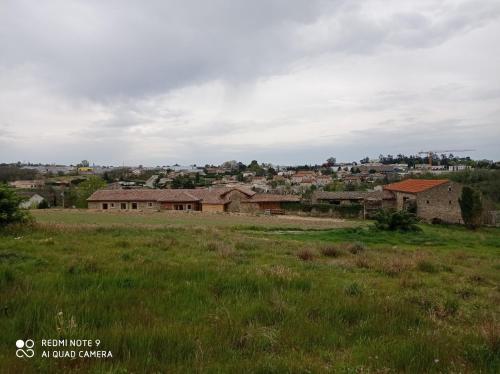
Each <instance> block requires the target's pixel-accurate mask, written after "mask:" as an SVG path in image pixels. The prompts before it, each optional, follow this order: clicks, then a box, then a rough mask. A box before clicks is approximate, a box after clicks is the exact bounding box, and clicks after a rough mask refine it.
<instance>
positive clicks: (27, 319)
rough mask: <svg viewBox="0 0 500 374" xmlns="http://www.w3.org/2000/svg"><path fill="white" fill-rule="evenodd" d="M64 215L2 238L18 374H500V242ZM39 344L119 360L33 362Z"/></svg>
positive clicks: (4, 329) (10, 358)
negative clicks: (90, 348)
mask: <svg viewBox="0 0 500 374" xmlns="http://www.w3.org/2000/svg"><path fill="white" fill-rule="evenodd" d="M64 213H65V212H57V213H56V212H51V213H48V214H45V215H42V214H40V215H38V216H37V218H40V217H42V216H43V219H39V221H43V223H42V224H39V225H38V226H36V227H35V228H33V229H31V230H27V231H23V232H12V233H9V234H4V235H2V236H0V331H1V334H0V372H2V373H3V372H5V373H20V372H51V373H52V372H92V373H103V372H113V373H125V372H136V373H137V372H170V373H171V372H182V373H184V372H228V373H230V372H235V371H240V372H256V373H282V372H342V373H351V372H352V373H354V372H408V373H415V372H462V373H466V372H470V373H475V372H484V373H495V372H498V371H499V370H500V358H499V357H500V347H499V345H500V331H499V327H498V322H499V317H500V310H499V305H500V291H499V287H498V286H499V284H500V230H498V229H483V230H478V231H477V232H470V231H466V230H465V229H462V228H460V227H438V226H422V228H423V231H422V232H420V233H407V234H401V233H386V232H377V231H373V230H370V229H368V228H366V227H363V226H362V227H360V228H341V229H331V228H328V229H326V230H320V228H321V227H322V226H319V227H317V226H314V225H313V226H311V225H312V224H311V222H305V223H304V224H302V223H301V221H293V222H292V223H289V222H282V221H275V220H273V221H272V224H271V225H270V226H271V227H270V228H266V226H265V225H262V224H258V223H257V224H256V218H255V217H243V216H241V217H238V218H237V219H236V220H235V221H234V222H233V224H232V225H231V223H230V222H228V220H226V218H225V217H224V216H221V217H222V218H220V217H218V216H207V217H209V218H206V217H205V216H189V215H184V216H179V217H177V216H176V217H175V219H177V220H181V221H184V222H185V223H184V224H183V223H179V222H176V223H175V224H173V223H172V222H169V224H167V225H165V224H163V223H159V224H157V225H158V226H156V224H154V223H151V222H147V224H148V225H150V226H147V227H138V226H137V225H135V224H137V223H139V221H137V220H138V218H137V217H144V216H140V215H139V216H137V217H133V216H132V215H126V219H127V220H132V221H134V222H133V223H134V224H130V225H128V226H127V225H121V226H118V227H117V226H116V223H117V222H116V218H113V219H111V222H109V221H108V222H106V223H100V225H98V226H93V225H81V224H78V222H77V223H75V222H73V224H68V221H71V220H72V219H74V218H75V217H74V216H72V215H71V214H74V213H68V214H67V215H66V216H65V215H64ZM84 214H85V213H84V212H79V213H78V217H77V218H78V220H80V221H81V220H84V219H85V218H82V217H84ZM96 216H97V214H96V213H91V214H89V217H87V219H88V220H89V221H95V220H99V218H96ZM102 216H104V217H103V218H102V219H108V220H109V216H106V215H105V214H103V215H102ZM158 217H163V216H158ZM193 217H194V218H193ZM210 217H211V218H210ZM258 218H260V217H258ZM263 218H264V217H263ZM155 219H157V218H156V216H148V217H147V218H146V220H155ZM218 219H221V220H222V221H218V222H216V223H215V224H214V221H217V220H218ZM205 222H206V224H204V223H205ZM49 223H50V224H49ZM63 223H64V224H63ZM80 223H81V222H80ZM87 223H93V222H87ZM119 223H120V224H123V223H124V222H119ZM281 223H283V224H284V225H281ZM320 225H322V223H321V224H320ZM292 227H294V230H291V228H292ZM304 254H307V255H304ZM309 255H310V256H309ZM27 338H33V339H35V340H36V341H37V345H38V344H39V343H38V342H39V340H40V339H42V338H45V339H47V338H54V339H55V338H80V339H100V340H101V342H102V343H101V347H102V348H103V349H106V350H110V351H112V353H113V358H112V359H103V360H97V359H87V360H83V359H76V360H70V359H43V358H40V357H35V358H33V359H19V358H17V357H16V356H15V341H16V340H17V339H27ZM37 353H39V352H37Z"/></svg>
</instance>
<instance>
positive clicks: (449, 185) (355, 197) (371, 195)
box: [312, 179, 462, 223]
mask: <svg viewBox="0 0 500 374" xmlns="http://www.w3.org/2000/svg"><path fill="white" fill-rule="evenodd" d="M461 193H462V186H461V185H460V184H458V183H455V182H451V181H449V180H447V179H406V180H404V181H401V182H397V183H391V184H388V185H385V186H384V187H383V190H382V191H341V192H326V191H325V192H324V191H318V192H315V193H314V194H313V196H312V202H313V203H315V204H322V203H328V204H333V205H353V204H358V205H362V206H363V208H364V215H365V216H370V215H371V213H373V212H375V211H376V210H378V209H380V208H384V209H386V208H389V209H391V208H392V209H397V210H402V209H410V210H415V212H416V215H417V216H418V217H420V218H422V219H424V220H426V221H432V220H433V219H438V220H441V221H443V222H449V223H461V222H462V216H461V212H460V206H459V204H458V198H459V197H460V194H461Z"/></svg>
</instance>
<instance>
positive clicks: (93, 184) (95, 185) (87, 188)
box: [77, 175, 106, 208]
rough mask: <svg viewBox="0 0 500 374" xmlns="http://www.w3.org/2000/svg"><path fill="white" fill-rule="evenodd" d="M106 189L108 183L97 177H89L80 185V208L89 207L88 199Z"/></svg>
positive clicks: (78, 203) (78, 202)
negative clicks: (98, 191)
mask: <svg viewBox="0 0 500 374" xmlns="http://www.w3.org/2000/svg"><path fill="white" fill-rule="evenodd" d="M103 187H106V182H105V181H104V180H102V179H101V178H100V177H97V176H95V175H93V176H91V177H89V178H88V179H87V180H86V181H84V182H82V183H80V184H79V185H78V201H77V206H78V207H79V208H86V207H87V199H88V198H89V197H90V195H92V194H93V193H94V192H96V191H97V190H100V189H101V188H103Z"/></svg>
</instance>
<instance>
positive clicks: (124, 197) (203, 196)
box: [87, 187, 255, 204]
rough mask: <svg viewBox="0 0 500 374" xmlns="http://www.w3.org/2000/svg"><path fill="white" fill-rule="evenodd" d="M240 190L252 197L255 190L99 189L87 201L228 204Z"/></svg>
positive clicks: (235, 188)
mask: <svg viewBox="0 0 500 374" xmlns="http://www.w3.org/2000/svg"><path fill="white" fill-rule="evenodd" d="M234 190H237V191H240V192H241V193H243V194H245V195H246V196H248V197H250V196H252V195H254V194H255V192H253V191H250V190H247V189H245V188H241V187H234V188H233V187H227V188H213V189H208V188H200V189H166V190H151V189H135V190H134V189H133V190H104V189H103V190H99V191H96V192H94V193H93V194H92V196H90V197H89V198H88V199H87V201H158V202H196V201H199V202H203V203H205V204H227V203H229V202H230V200H229V199H228V197H227V194H228V193H229V192H231V191H234Z"/></svg>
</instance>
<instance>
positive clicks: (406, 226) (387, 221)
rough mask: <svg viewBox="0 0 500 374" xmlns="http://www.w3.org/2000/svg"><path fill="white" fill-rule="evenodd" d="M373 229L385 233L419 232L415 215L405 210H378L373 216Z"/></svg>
mask: <svg viewBox="0 0 500 374" xmlns="http://www.w3.org/2000/svg"><path fill="white" fill-rule="evenodd" d="M374 219H375V227H376V228H377V229H379V230H386V231H419V230H420V228H419V227H418V226H417V225H416V223H417V218H416V216H415V214H413V213H410V212H408V211H406V210H400V211H394V210H389V209H381V210H379V211H378V212H377V213H376V214H375V216H374Z"/></svg>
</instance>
